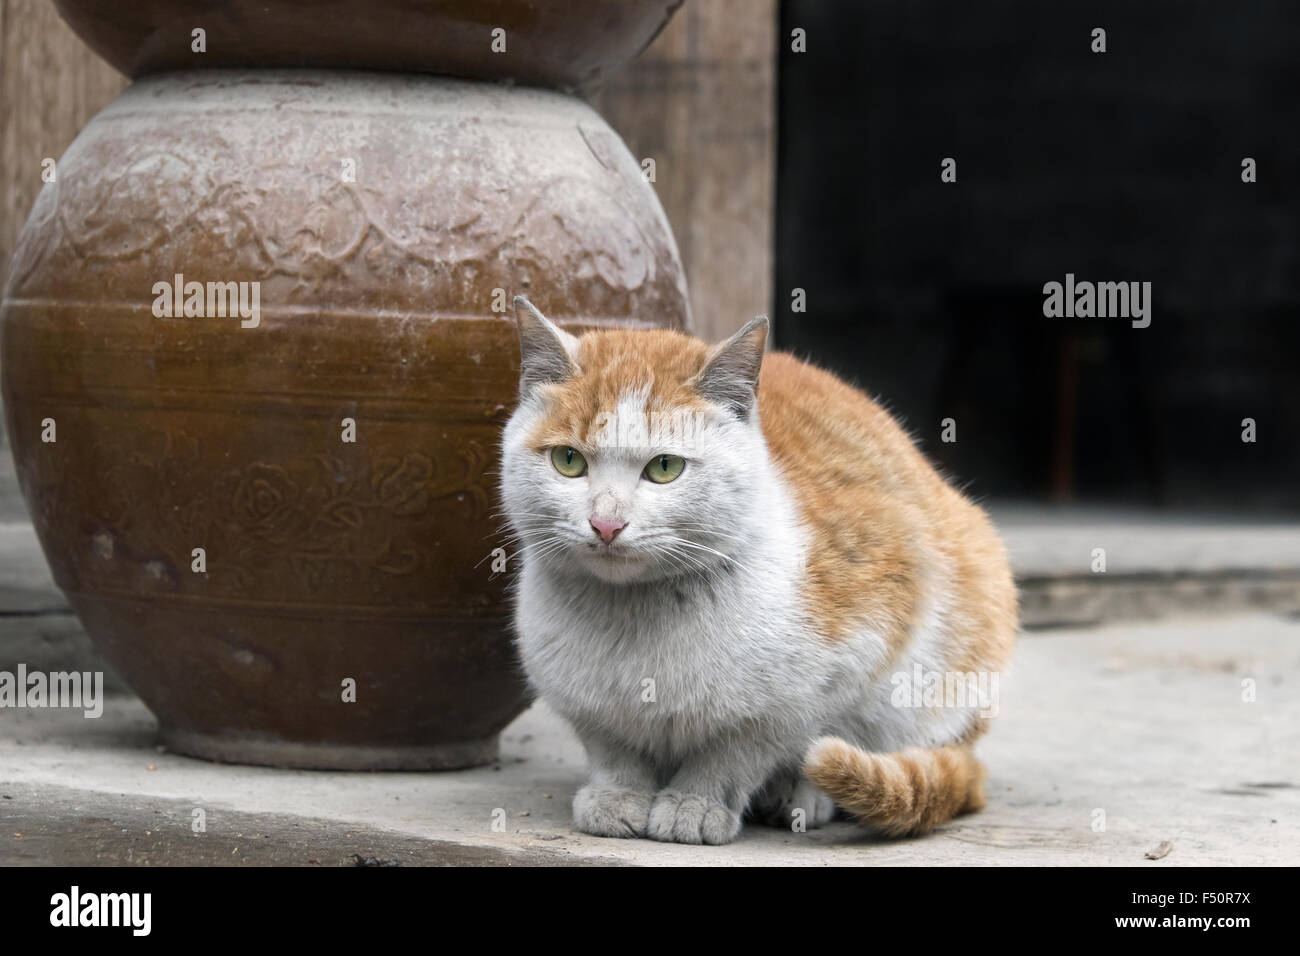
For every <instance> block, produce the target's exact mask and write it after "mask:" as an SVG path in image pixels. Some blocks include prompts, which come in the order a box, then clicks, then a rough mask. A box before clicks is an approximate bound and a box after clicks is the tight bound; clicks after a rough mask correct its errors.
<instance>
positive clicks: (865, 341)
mask: <svg viewBox="0 0 1300 956" xmlns="http://www.w3.org/2000/svg"><path fill="white" fill-rule="evenodd" d="M796 27H801V28H803V29H804V30H806V32H807V44H808V50H807V52H806V53H794V52H791V50H790V34H791V31H792V30H793V29H795V28H796ZM1094 27H1102V28H1104V29H1105V30H1106V32H1107V49H1108V52H1106V53H1104V54H1095V53H1093V52H1091V50H1090V46H1091V42H1092V39H1091V31H1092V30H1093V28H1094ZM780 37H781V47H782V53H781V58H780V63H779V86H778V89H779V117H778V135H777V142H778V166H777V239H776V258H777V280H776V290H775V299H776V313H777V322H776V329H777V344H778V345H779V346H780V347H782V348H786V349H792V350H794V351H796V352H798V353H800V354H802V355H804V356H806V357H809V358H811V359H813V360H814V361H816V362H818V363H819V364H822V365H824V366H827V367H829V368H832V369H834V370H836V371H838V372H840V373H842V374H844V375H846V376H847V377H849V378H851V379H853V380H855V381H856V382H858V383H859V384H860V385H861V386H863V387H864V388H865V389H866V390H867V391H869V392H870V393H872V394H874V395H877V396H879V397H880V398H881V399H882V400H883V401H884V402H885V403H886V404H887V405H888V406H889V407H890V408H891V409H893V410H894V411H895V412H896V413H897V414H898V415H899V416H900V417H902V418H903V419H904V421H905V424H906V425H907V426H908V427H909V429H910V430H912V431H913V432H914V433H915V434H916V435H917V436H918V438H919V439H920V440H921V442H922V445H923V447H924V448H925V450H926V451H927V453H929V454H930V455H931V456H932V457H933V458H934V459H935V460H936V461H937V462H938V463H940V464H941V465H943V466H944V467H945V468H946V469H947V470H948V471H949V472H950V473H952V474H953V475H954V476H955V478H956V479H957V480H958V481H960V482H962V483H963V484H967V485H968V486H969V488H970V489H971V491H972V492H973V493H974V494H976V495H980V496H992V497H1000V498H1015V499H1029V500H1043V501H1046V500H1055V501H1070V500H1074V501H1081V502H1108V503H1121V504H1131V505H1140V506H1155V507H1168V508H1202V509H1212V510H1239V509H1240V510H1248V511H1294V510H1297V509H1300V488H1298V487H1297V477H1298V476H1300V441H1297V439H1298V438H1300V434H1298V433H1300V427H1298V426H1300V387H1297V375H1296V371H1295V367H1296V361H1297V358H1300V261H1298V255H1300V4H1298V3H1294V2H1291V3H1284V2H1234V3H1228V2H1222V0H1178V2H1173V0H1143V2H1141V3H1134V2H1128V3H1107V2H1089V3H1080V2H1058V3H1042V2H1041V0H1015V2H1008V0H998V2H990V3H985V4H959V3H953V2H941V0H869V2H864V3H848V2H835V3H829V2H825V0H785V2H784V3H783V4H782V29H781V33H780ZM1247 156H1249V157H1253V158H1254V159H1255V160H1256V161H1257V163H1258V182H1256V183H1254V184H1245V183H1243V182H1242V180H1241V162H1242V159H1243V158H1244V157H1247ZM944 157H953V158H954V159H956V160H957V182H956V183H951V184H950V183H943V182H941V181H940V163H941V160H942V159H943V158H944ZM1067 272H1073V273H1074V274H1075V275H1076V277H1077V278H1078V279H1080V280H1083V279H1087V280H1093V281H1121V280H1122V281H1130V280H1132V281H1149V282H1151V283H1152V299H1153V302H1152V323H1151V326H1150V327H1149V328H1146V329H1134V328H1132V327H1131V326H1130V325H1129V323H1128V322H1126V321H1123V320H1119V319H1049V318H1045V317H1044V316H1043V311H1042V307H1043V293H1042V288H1043V284H1044V283H1045V282H1049V281H1058V282H1060V281H1064V278H1065V274H1066V273H1067ZM794 288H802V289H804V290H805V292H806V295H807V311H806V312H805V313H802V314H794V313H792V311H791V302H792V300H791V290H792V289H794ZM947 417H952V418H954V419H955V420H956V422H957V438H958V440H957V442H956V443H953V444H944V443H942V442H941V441H940V422H941V420H942V419H944V418H947ZM1247 417H1249V418H1254V419H1255V420H1256V421H1257V423H1258V441H1257V442H1256V443H1255V444H1244V443H1243V442H1242V441H1241V431H1242V427H1241V421H1242V419H1243V418H1247Z"/></svg>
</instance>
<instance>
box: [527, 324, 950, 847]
mask: <svg viewBox="0 0 1300 956" xmlns="http://www.w3.org/2000/svg"><path fill="white" fill-rule="evenodd" d="M552 328H553V327H552ZM553 332H554V334H555V335H556V336H557V337H558V338H559V340H560V341H561V342H563V343H564V345H565V346H566V348H567V349H568V350H569V352H570V354H571V355H576V354H577V353H576V348H577V346H576V342H574V340H573V339H572V338H571V337H570V336H567V335H565V334H564V333H562V332H559V330H558V329H554V330H553ZM525 361H527V356H525ZM543 393H544V389H537V388H526V389H525V391H524V394H523V395H522V396H521V401H520V404H519V406H518V409H517V410H516V412H515V414H514V415H513V417H512V418H511V419H510V421H509V423H508V424H507V427H506V429H505V434H504V438H503V468H502V485H501V490H502V500H503V502H504V504H505V512H506V514H507V516H508V518H509V520H510V523H511V526H512V528H513V530H514V531H515V532H516V533H517V534H518V535H520V540H521V541H522V543H523V568H522V573H521V576H520V579H519V581H518V583H517V595H516V596H517V615H516V627H517V633H518V647H519V652H520V656H521V660H522V663H523V667H524V670H525V672H526V674H527V677H528V680H529V681H530V683H531V685H532V686H533V688H534V689H535V691H536V692H537V693H538V694H539V695H540V696H541V698H542V699H544V700H545V701H546V702H547V703H548V704H549V705H550V706H551V707H552V708H553V709H554V710H556V711H557V712H558V713H560V714H561V715H562V716H563V717H565V718H566V719H567V720H568V721H569V723H570V724H572V726H573V728H574V730H575V731H576V732H577V734H578V736H579V737H580V739H581V740H582V743H583V744H584V746H585V747H586V750H587V753H588V757H589V760H590V774H591V776H590V781H589V783H588V784H587V786H585V787H583V788H582V789H581V790H579V792H578V793H577V795H576V796H575V798H574V821H575V825H576V826H577V828H578V829H580V830H582V831H585V832H587V833H594V834H597V835H603V836H648V837H651V838H653V839H657V840H670V841H676V842H684V843H701V842H703V843H714V844H716V843H725V842H728V841H730V840H732V839H734V838H735V836H736V835H737V833H738V832H739V830H740V827H741V821H742V817H743V816H744V814H745V813H746V811H747V810H748V811H749V812H750V813H751V815H752V816H754V817H755V818H757V819H761V820H764V821H765V822H770V823H773V824H776V825H782V826H787V827H788V826H791V825H792V824H793V823H795V822H797V821H799V820H803V822H804V823H805V824H806V825H807V826H810V827H811V826H818V825H821V824H823V823H825V822H826V821H827V820H829V819H830V818H831V816H832V815H833V812H834V807H833V805H832V804H831V802H830V800H829V798H828V797H827V796H826V795H825V794H823V793H821V792H820V791H818V790H816V788H814V787H813V786H812V784H810V783H808V782H807V781H806V780H804V779H803V778H802V777H801V775H800V772H799V767H800V765H801V762H802V759H803V757H804V754H805V751H806V750H807V748H808V746H809V744H810V743H811V742H812V741H813V740H814V739H816V738H818V737H820V736H822V735H825V734H833V735H837V736H840V737H843V738H844V739H846V740H849V741H851V742H853V743H856V744H858V745H859V746H862V747H864V748H867V749H871V750H881V751H891V750H897V749H901V748H903V747H906V746H929V745H931V744H934V743H938V742H943V741H947V740H951V739H953V738H954V737H955V736H959V735H960V733H961V732H962V731H963V730H964V729H965V728H966V727H968V726H969V724H970V721H971V720H972V719H973V716H974V714H973V711H972V710H970V709H965V708H963V709H957V708H938V709H923V708H898V707H894V706H892V705H891V701H890V696H891V691H892V689H893V688H892V685H891V684H890V683H889V675H888V674H881V670H882V668H883V667H884V665H885V663H886V659H887V650H886V645H885V641H884V640H883V638H882V637H881V636H880V635H879V634H878V633H877V632H875V631H874V630H872V629H870V628H866V629H863V630H862V631H861V632H860V633H858V634H856V635H855V636H853V637H852V638H850V639H849V640H848V641H838V642H835V641H830V640H825V639H822V635H819V634H817V633H816V632H815V627H816V625H815V623H814V621H815V617H814V616H813V615H812V614H810V613H809V610H808V608H807V607H806V606H805V603H804V600H803V596H802V593H801V582H802V580H803V570H802V569H803V566H804V562H805V558H806V555H807V553H808V548H809V546H810V536H809V535H808V534H807V533H806V531H805V529H804V528H803V527H802V526H801V524H800V521H799V516H798V511H797V508H796V506H795V498H794V496H793V494H792V492H791V489H790V488H789V487H788V486H787V483H786V481H785V479H784V478H783V477H782V475H781V474H780V473H779V471H778V469H777V468H776V467H775V465H774V464H773V462H772V460H771V457H770V456H769V454H768V451H767V447H766V444H765V442H764V438H763V433H762V430H761V428H760V426H759V415H758V414H751V415H749V417H748V418H747V419H742V418H740V417H737V416H735V415H733V414H730V413H728V412H727V411H726V410H724V409H722V408H718V409H717V410H716V413H714V414H712V415H710V416H708V422H707V424H706V427H704V428H702V429H701V430H700V431H699V432H698V433H697V434H696V438H697V439H698V444H697V446H696V447H694V448H692V449H691V453H690V454H689V455H684V457H687V458H688V464H687V466H686V469H685V470H684V471H683V473H682V475H681V476H680V477H679V478H678V479H676V480H675V481H673V482H670V483H668V484H664V485H657V484H654V483H652V482H650V481H648V480H646V479H644V478H643V477H642V474H641V473H642V470H643V469H644V467H645V465H646V463H647V462H648V461H649V460H650V459H651V458H652V457H654V456H656V455H659V454H662V453H665V452H667V453H673V452H675V451H676V449H673V448H665V447H661V446H653V447H650V446H647V447H617V446H615V447H596V448H594V449H593V453H592V454H591V456H590V457H589V474H588V475H587V476H585V477H582V478H576V479H575V478H566V477H564V476H563V475H561V474H560V473H559V472H558V471H557V470H556V469H555V468H554V467H553V466H552V464H551V462H550V460H549V458H548V456H546V455H545V454H542V453H538V452H536V451H534V450H532V449H530V448H529V447H527V436H528V435H529V434H530V433H531V432H532V431H533V430H534V428H535V427H536V425H537V423H538V421H539V419H540V418H541V417H542V416H543V415H544V414H545V410H546V399H545V397H544V394H543ZM757 411H760V412H761V410H757ZM618 414H620V415H623V416H633V417H635V416H642V417H643V418H644V394H629V395H625V396H623V399H622V400H621V401H620V407H619V410H618ZM650 425H651V423H650V422H645V427H646V428H647V429H649V428H650ZM597 507H598V508H599V510H601V511H602V513H610V511H611V509H612V510H613V511H614V512H615V513H616V514H617V515H618V516H619V517H621V518H623V519H624V520H626V521H627V522H628V524H627V527H626V528H625V529H624V531H623V532H622V534H621V535H620V536H619V538H618V542H619V543H620V544H621V546H622V547H623V548H624V549H627V550H629V551H632V552H634V553H636V552H639V553H643V554H645V553H648V549H651V548H654V547H655V543H656V539H657V538H658V539H659V540H660V541H661V542H662V540H664V539H663V536H664V535H665V534H672V535H674V536H676V537H678V538H682V539H686V540H687V541H689V542H692V543H693V544H694V545H698V546H703V547H705V548H708V549H711V550H712V551H715V552H720V553H721V555H723V556H721V557H720V556H718V555H717V554H710V553H709V552H708V551H702V550H693V549H692V548H691V547H689V546H679V547H678V548H677V550H678V552H679V553H680V554H682V555H683V556H684V557H683V559H682V560H681V561H679V562H677V564H676V565H670V564H666V563H665V561H666V560H667V559H665V558H663V557H659V558H658V559H652V558H646V559H645V560H642V561H640V562H637V561H630V562H627V563H624V564H619V563H615V562H613V561H612V560H611V559H610V558H609V557H607V556H603V555H602V554H600V553H599V544H598V539H597V537H596V536H595V535H594V534H593V532H592V529H591V527H590V526H589V525H588V519H589V517H590V516H591V515H592V513H593V509H594V508H597ZM686 556H688V557H686ZM701 564H703V565H704V566H703V567H699V566H698V565H701ZM929 600H930V606H929V609H928V613H927V614H925V615H923V616H922V621H923V623H922V625H921V626H919V627H918V628H917V629H916V633H915V634H914V636H913V640H912V642H911V645H910V647H909V648H908V652H907V653H906V654H905V656H904V659H903V660H902V661H901V662H900V663H899V666H898V668H891V672H897V671H898V670H903V669H905V670H907V671H910V669H911V667H912V664H913V662H914V661H915V662H920V663H921V664H922V666H923V667H924V668H926V669H927V671H929V670H933V671H943V670H946V667H945V661H944V660H943V654H942V652H941V651H940V648H942V647H943V646H944V641H943V639H942V630H943V627H944V625H943V609H944V604H945V594H944V591H943V582H942V580H940V579H939V578H938V577H936V580H934V581H933V582H932V588H931V592H930V596H929ZM871 675H877V676H876V677H875V679H872V676H871ZM651 698H652V699H651Z"/></svg>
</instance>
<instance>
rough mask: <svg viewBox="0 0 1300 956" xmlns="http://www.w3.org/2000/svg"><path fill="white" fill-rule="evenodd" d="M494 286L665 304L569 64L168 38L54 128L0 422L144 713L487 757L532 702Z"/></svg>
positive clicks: (637, 304)
mask: <svg viewBox="0 0 1300 956" xmlns="http://www.w3.org/2000/svg"><path fill="white" fill-rule="evenodd" d="M177 276H181V277H182V278H181V279H180V280H179V283H180V289H181V295H180V297H179V298H180V302H179V303H177V302H176V301H173V300H174V299H175V298H176V296H175V295H174V291H173V290H174V289H175V288H176V285H177V282H178V280H177V278H176V277H177ZM189 283H200V284H201V286H202V289H201V292H202V294H201V295H200V296H199V297H198V298H197V299H195V298H193V296H192V294H191V293H192V292H193V287H188V288H187V286H188V284H189ZM241 283H242V284H245V285H243V286H242V287H241V286H240V284H241ZM209 284H211V285H209ZM255 284H256V285H255ZM214 290H215V291H214ZM255 290H256V292H255ZM241 291H242V293H243V295H242V297H240V295H239V293H240V292H241ZM521 292H522V293H526V294H528V295H529V296H530V297H531V298H532V300H533V301H534V302H535V303H536V304H537V305H538V306H539V307H540V308H541V309H542V310H544V311H545V312H547V313H548V314H550V315H552V316H554V317H555V318H557V319H559V320H561V321H562V322H564V323H565V324H567V325H569V327H571V328H575V329H577V328H581V327H593V326H601V325H605V324H610V323H618V324H644V325H654V326H663V327H671V328H683V327H688V326H689V321H690V320H689V310H688V306H687V298H686V290H685V284H684V281H683V277H682V269H681V265H680V262H679V260H678V256H677V251H676V247H675V245H674V242H673V238H672V234H671V232H670V231H669V228H668V225H667V222H666V220H665V218H664V215H663V211H662V209H661V208H660V206H659V203H658V200H657V199H656V197H655V195H654V193H653V191H652V188H651V187H650V186H649V185H648V184H647V183H646V182H644V181H643V179H642V177H641V175H640V169H639V167H638V165H637V162H636V161H635V160H634V159H633V157H632V156H631V155H630V154H629V153H628V151H627V149H626V148H625V147H624V145H623V143H622V141H621V140H620V139H619V138H618V137H617V135H615V134H614V133H613V132H612V131H611V130H610V128H609V127H608V126H607V124H606V123H605V122H604V121H603V120H602V119H601V118H600V117H599V116H598V115H597V114H596V113H595V112H594V111H593V110H591V109H590V108H589V107H588V106H586V105H585V104H584V103H582V102H581V101H579V100H577V99H574V98H571V97H568V96H564V95H562V94H558V93H552V92H547V91H542V90H535V89H527V88H510V87H502V86H495V85H489V84H482V83H470V82H463V81H458V80H447V79H439V78H434V77H421V76H414V75H391V76H386V75H381V74H364V73H346V72H337V73H334V72H328V73H327V72H311V71H290V72H274V71H222V70H217V71H205V72H199V71H189V72H184V73H176V74H163V75H160V76H156V77H149V78H146V79H144V80H141V81H139V82H137V83H136V84H135V85H133V86H131V87H130V88H129V89H128V90H127V91H126V92H125V93H123V95H122V96H121V97H120V98H119V99H118V100H117V101H116V102H114V103H113V104H111V105H110V106H108V107H107V108H106V109H105V110H104V111H103V112H102V113H100V114H99V115H98V116H97V117H96V118H95V119H94V120H92V121H91V123H90V124H89V125H88V126H87V127H86V129H85V130H84V131H83V132H82V133H81V135H80V136H78V137H77V139H76V141H75V142H74V143H73V144H72V146H71V147H70V148H69V149H68V151H67V154H66V155H65V156H64V157H63V158H62V159H61V160H60V162H59V164H58V167H57V180H56V182H54V183H50V184H47V185H46V186H45V187H44V190H43V191H42V192H41V194H40V197H39V199H38V200H37V203H36V206H35V208H34V209H33V211H32V214H31V218H30V219H29V221H28V223H27V225H26V227H25V229H24V231H23V233H22V236H21V239H20V241H19V246H18V249H17V252H16V254H15V257H14V261H13V266H12V271H11V274H10V279H9V283H8V285H7V288H6V291H5V295H4V300H3V306H0V332H2V335H3V342H2V345H0V353H2V354H0V360H2V362H3V386H4V400H5V410H6V416H7V426H8V429H9V435H10V441H11V444H12V448H13V453H14V457H15V461H16V465H17V471H18V477H19V481H20V485H21V488H22V492H23V495H24V497H25V499H26V502H27V505H28V508H29V510H30V512H31V515H32V519H33V521H34V523H35V526H36V531H37V533H38V535H39V537H40V540H41V543H42V546H43V547H44V550H45V554H46V556H47V558H48V559H49V562H50V565H51V567H52V569H53V572H54V577H55V580H56V581H57V583H58V584H59V586H60V587H61V588H62V589H63V590H64V591H65V593H66V594H67V596H68V599H69V601H70V602H71V603H72V606H73V607H74V608H75V610H76V612H77V614H78V615H79V616H80V618H81V621H82V622H83V624H84V625H85V627H86V630H87V632H88V633H89V635H90V637H91V639H92V640H93V642H94V643H95V645H96V647H97V648H98V649H99V650H100V651H101V652H102V653H103V654H104V655H105V656H106V658H107V659H108V660H109V661H110V662H111V663H112V664H113V666H114V667H115V668H117V669H118V670H119V672H120V673H121V675H122V676H123V678H125V680H126V681H127V682H128V683H129V684H130V685H131V686H132V687H133V688H134V689H135V690H136V691H137V692H138V693H139V694H140V696H141V697H142V698H143V699H144V701H145V703H146V704H148V706H149V707H150V709H151V710H152V711H153V712H154V713H155V714H156V715H157V717H158V720H159V723H160V725H161V733H162V739H163V742H164V743H165V744H166V745H167V746H168V747H170V748H171V749H173V750H176V751H179V752H181V753H186V754H192V755H195V756H200V757H207V758H211V759H217V760H228V761H239V762H248V763H264V764H273V765H279V766H293V767H319V768H356V769H385V768H403V769H422V768H449V767H460V766H469V765H474V764H479V763H482V762H485V761H489V760H491V759H492V758H493V757H494V755H495V753H496V740H497V734H498V732H499V731H500V730H501V729H502V727H504V726H505V725H506V723H508V722H509V721H510V720H511V719H512V718H513V717H514V716H515V715H516V714H517V713H518V712H519V711H520V710H521V709H522V708H523V706H524V704H525V702H526V701H525V691H524V688H523V686H522V683H521V681H520V678H519V673H518V670H517V668H516V664H515V661H514V657H513V651H512V641H511V635H510V625H509V612H508V607H507V602H506V595H505V587H506V585H507V583H508V581H509V580H510V578H511V576H512V573H513V570H514V568H513V564H512V563H511V562H510V560H509V557H508V556H507V559H506V560H507V570H506V571H505V572H501V571H500V562H499V561H498V560H496V559H494V556H493V549H494V548H497V547H501V546H504V544H505V542H504V541H503V540H502V539H501V538H500V536H499V532H498V525H497V522H496V521H495V520H494V518H493V514H494V512H495V511H496V510H497V509H496V488H495V477H494V476H495V471H496V461H497V454H498V448H497V442H498V437H499V431H500V426H501V425H502V423H503V422H504V420H505V418H506V417H507V415H508V414H509V410H510V407H511V405H512V403H513V401H514V396H515V388H516V375H517V367H518V348H517V345H516V342H515V332H514V323H513V320H512V318H511V317H510V312H509V303H510V300H511V298H512V297H513V296H514V295H515V294H517V293H521ZM227 295H229V296H231V298H230V300H229V302H230V305H231V306H232V307H231V308H226V309H225V310H224V311H226V313H227V314H225V315H224V316H223V315H220V314H218V313H220V312H221V311H223V309H222V308H221V307H222V306H223V305H225V304H226V301H227V300H226V299H225V296H227ZM255 295H256V298H255V297H254V296H255ZM187 301H188V302H189V304H190V305H191V306H192V309H191V311H200V312H203V313H204V314H202V315H189V316H187V315H186V314H185V311H186V310H185V304H186V302H187ZM237 302H242V303H243V304H244V306H245V307H246V308H245V312H244V313H243V314H238V313H237V314H230V313H231V312H234V311H236V310H234V309H233V306H234V305H235V304H236V303H237ZM178 305H179V308H177V306H178ZM169 309H170V310H171V311H172V313H173V314H172V315H171V316H170V317H168V315H167V312H168V311H169ZM177 312H179V315H178V314H176V313H177ZM349 428H351V434H350V436H349ZM349 437H351V438H352V439H353V440H347V439H348V438H349ZM49 439H53V440H49ZM197 549H202V550H201V551H199V550H197ZM498 557H499V555H498ZM494 566H495V569H494ZM352 686H355V701H354V702H345V697H346V696H347V690H348V688H349V687H352Z"/></svg>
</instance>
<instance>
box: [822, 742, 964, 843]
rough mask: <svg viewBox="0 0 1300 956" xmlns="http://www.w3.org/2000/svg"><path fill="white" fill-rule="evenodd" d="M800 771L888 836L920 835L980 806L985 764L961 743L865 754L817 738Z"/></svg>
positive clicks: (860, 818)
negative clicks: (960, 744)
mask: <svg viewBox="0 0 1300 956" xmlns="http://www.w3.org/2000/svg"><path fill="white" fill-rule="evenodd" d="M803 771H804V774H805V775H806V776H807V777H808V779H809V780H811V781H812V782H813V783H815V784H816V785H817V786H819V787H821V789H822V790H824V791H826V793H828V794H829V795H830V797H831V799H832V800H834V801H835V803H836V804H837V805H838V806H840V807H841V808H843V809H844V810H847V811H848V812H850V813H852V814H854V815H855V816H857V817H858V819H859V820H860V821H861V822H862V823H863V824H865V825H867V826H870V827H871V828H873V829H875V830H879V831H880V832H881V833H885V834H888V835H890V836H912V835H915V834H919V833H925V832H926V831H927V830H931V829H933V828H934V827H937V826H938V825H939V824H941V823H946V822H947V821H949V820H951V819H952V818H953V817H955V816H958V815H959V814H962V813H973V812H975V811H976V810H980V809H983V807H984V767H983V766H982V765H981V764H980V762H979V761H978V760H976V759H975V755H974V754H973V753H971V750H970V748H969V747H966V746H959V745H952V746H946V747H935V748H933V749H923V748H920V747H913V748H910V749H908V750H902V751H899V752H897V753H870V752H868V751H866V750H862V749H860V748H858V747H855V746H853V745H852V744H851V743H848V742H847V741H844V740H841V739H840V738H839V737H822V738H820V739H819V740H817V741H815V742H814V743H813V745H812V747H811V748H809V750H808V756H807V757H806V758H805V760H804V768H803Z"/></svg>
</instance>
